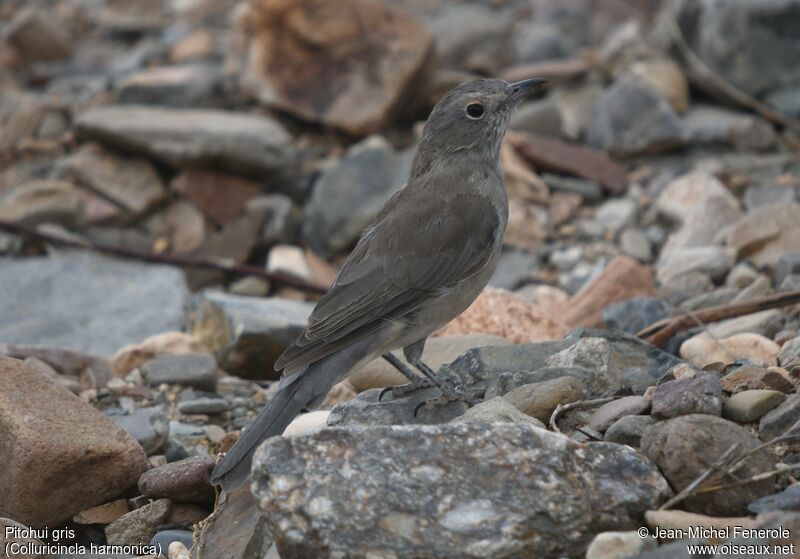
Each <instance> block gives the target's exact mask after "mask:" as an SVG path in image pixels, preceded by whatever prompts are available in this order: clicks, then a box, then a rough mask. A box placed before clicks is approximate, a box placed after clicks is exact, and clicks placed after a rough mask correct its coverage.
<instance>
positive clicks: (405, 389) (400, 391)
mask: <svg viewBox="0 0 800 559" xmlns="http://www.w3.org/2000/svg"><path fill="white" fill-rule="evenodd" d="M431 386H435V385H434V384H433V383H432V382H431V381H429V380H428V379H426V378H422V377H420V378H419V379H418V380H415V381H414V382H409V383H408V384H400V385H398V386H387V387H386V388H384V389H383V390H381V393H380V394H378V401H379V402H380V401H382V400H383V397H384V396H385V395H386V393H387V392H391V393H392V396H394V397H395V398H397V397H400V396H406V395H407V394H410V393H412V392H414V391H416V390H421V389H423V388H430V387H431Z"/></svg>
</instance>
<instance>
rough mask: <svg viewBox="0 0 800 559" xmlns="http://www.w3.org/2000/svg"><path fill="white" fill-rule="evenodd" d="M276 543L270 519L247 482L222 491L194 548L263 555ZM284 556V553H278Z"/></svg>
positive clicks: (232, 557)
mask: <svg viewBox="0 0 800 559" xmlns="http://www.w3.org/2000/svg"><path fill="white" fill-rule="evenodd" d="M271 546H272V536H271V535H270V534H269V531H268V530H267V522H266V520H265V519H264V518H263V517H262V515H261V514H260V512H259V510H258V505H257V504H256V500H255V498H254V497H253V494H252V493H251V492H250V484H249V483H246V484H244V485H243V486H242V487H240V488H239V489H237V490H236V491H234V492H233V493H222V495H220V498H219V503H218V504H217V508H216V510H215V512H214V514H213V515H212V516H210V517H209V518H208V520H206V522H205V524H204V526H203V529H202V530H201V532H200V535H199V536H198V538H197V543H196V546H195V549H194V550H193V551H194V552H196V553H197V557H225V558H226V559H263V558H264V557H265V555H266V554H267V553H268V551H269V549H270V547H271ZM277 559H280V557H277Z"/></svg>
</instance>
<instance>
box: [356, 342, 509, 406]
mask: <svg viewBox="0 0 800 559" xmlns="http://www.w3.org/2000/svg"><path fill="white" fill-rule="evenodd" d="M508 343H509V342H508V341H506V340H505V339H504V338H501V337H499V336H491V335H484V334H474V335H471V336H440V337H435V338H430V339H429V340H428V341H427V342H426V343H425V349H424V351H423V352H422V359H423V361H425V363H427V365H428V366H429V367H430V368H432V369H433V370H434V371H436V370H438V369H439V367H441V366H442V365H444V364H445V363H450V362H451V361H453V360H454V359H455V358H457V357H458V356H459V355H461V354H462V353H464V352H465V351H467V350H469V349H472V348H474V347H481V346H487V345H505V344H508ZM392 353H394V354H395V355H396V356H397V357H400V358H401V359H402V353H403V352H402V350H396V351H393V352H392ZM348 380H349V381H350V382H351V383H352V385H353V387H354V388H355V389H356V391H357V392H363V391H364V390H368V389H370V388H383V387H385V386H396V385H400V384H405V383H406V382H408V380H407V379H406V377H404V376H403V375H402V374H401V373H400V372H399V371H398V370H397V369H395V368H394V367H393V366H392V365H390V364H389V363H388V362H387V361H386V360H385V359H383V358H379V359H375V360H373V361H370V362H369V363H367V364H366V365H364V367H362V368H361V369H359V370H358V371H356V372H355V373H354V374H353V375H351V376H350V377H348Z"/></svg>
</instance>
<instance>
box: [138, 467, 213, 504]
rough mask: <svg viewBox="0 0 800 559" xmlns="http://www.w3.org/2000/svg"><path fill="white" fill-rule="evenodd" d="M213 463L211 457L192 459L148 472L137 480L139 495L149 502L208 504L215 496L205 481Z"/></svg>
mask: <svg viewBox="0 0 800 559" xmlns="http://www.w3.org/2000/svg"><path fill="white" fill-rule="evenodd" d="M215 461H216V460H215V458H214V457H213V456H194V457H191V458H186V459H184V460H180V461H178V462H170V463H168V464H164V465H163V466H158V467H156V468H152V469H150V470H148V471H146V472H145V473H143V474H142V475H141V476H140V477H139V484H138V485H139V491H141V492H142V495H145V496H146V497H149V498H151V499H160V498H167V499H170V500H172V501H174V502H189V503H195V502H197V503H211V502H213V501H214V496H215V492H214V488H213V487H212V485H211V482H209V480H208V477H209V475H210V474H211V471H212V470H213V469H214V464H215Z"/></svg>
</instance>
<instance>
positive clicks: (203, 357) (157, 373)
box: [140, 353, 217, 392]
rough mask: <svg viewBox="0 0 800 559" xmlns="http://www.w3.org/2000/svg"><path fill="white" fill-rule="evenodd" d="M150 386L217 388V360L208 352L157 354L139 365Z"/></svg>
mask: <svg viewBox="0 0 800 559" xmlns="http://www.w3.org/2000/svg"><path fill="white" fill-rule="evenodd" d="M140 370H141V371H142V375H144V378H145V380H146V381H147V383H148V384H149V385H150V386H159V385H161V384H180V385H182V386H189V387H192V388H197V389H199V390H208V391H210V392H214V391H215V390H216V389H217V362H216V360H215V359H214V356H213V355H211V354H209V353H177V354H167V355H159V356H158V357H156V358H155V359H152V360H150V361H147V362H146V363H144V364H142V366H141V367H140Z"/></svg>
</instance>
